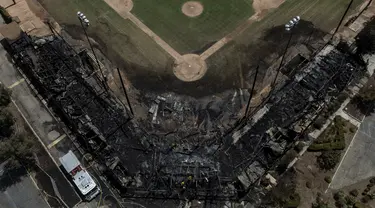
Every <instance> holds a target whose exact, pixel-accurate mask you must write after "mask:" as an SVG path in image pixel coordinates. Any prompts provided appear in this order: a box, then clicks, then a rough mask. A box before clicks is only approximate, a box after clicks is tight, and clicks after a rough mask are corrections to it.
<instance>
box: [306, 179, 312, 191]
mask: <svg viewBox="0 0 375 208" xmlns="http://www.w3.org/2000/svg"><path fill="white" fill-rule="evenodd" d="M306 187H307V188H309V189H311V187H312V183H311V182H310V181H307V182H306Z"/></svg>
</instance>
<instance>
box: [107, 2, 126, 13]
mask: <svg viewBox="0 0 375 208" xmlns="http://www.w3.org/2000/svg"><path fill="white" fill-rule="evenodd" d="M104 1H105V2H106V3H107V4H108V5H109V6H110V7H112V9H114V10H115V11H116V12H117V13H119V14H123V13H127V12H130V11H131V10H132V9H133V1H132V0H104Z"/></svg>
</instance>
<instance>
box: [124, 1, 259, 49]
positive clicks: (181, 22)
mask: <svg viewBox="0 0 375 208" xmlns="http://www.w3.org/2000/svg"><path fill="white" fill-rule="evenodd" d="M133 2H134V7H133V9H132V11H131V12H132V13H133V14H135V15H136V16H137V17H138V18H139V19H140V20H141V21H142V22H143V23H145V24H146V25H147V26H148V27H149V28H150V29H151V30H153V31H154V32H155V33H156V34H157V35H159V36H160V37H161V38H162V39H163V40H164V41H166V42H167V43H168V44H170V45H171V46H172V47H173V48H174V49H175V50H177V51H178V52H180V53H182V54H184V53H188V52H192V51H196V50H199V49H201V48H202V47H203V46H205V45H207V44H209V43H211V42H213V41H216V40H219V39H221V38H223V37H224V36H225V35H226V34H228V33H230V32H231V31H233V30H234V29H235V28H236V26H238V25H239V24H241V23H243V21H244V20H246V19H248V18H249V17H250V16H252V14H253V13H254V11H253V7H252V0H200V2H201V3H202V4H203V7H204V11H203V13H202V14H201V15H200V16H198V17H193V18H192V17H187V16H186V15H184V14H183V13H182V12H181V7H182V5H183V3H185V2H187V0H133Z"/></svg>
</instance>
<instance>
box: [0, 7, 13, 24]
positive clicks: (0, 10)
mask: <svg viewBox="0 0 375 208" xmlns="http://www.w3.org/2000/svg"><path fill="white" fill-rule="evenodd" d="M0 15H1V17H3V19H4V21H5V23H6V24H9V23H11V22H12V17H11V16H10V14H9V13H8V12H7V10H6V9H5V8H3V7H0Z"/></svg>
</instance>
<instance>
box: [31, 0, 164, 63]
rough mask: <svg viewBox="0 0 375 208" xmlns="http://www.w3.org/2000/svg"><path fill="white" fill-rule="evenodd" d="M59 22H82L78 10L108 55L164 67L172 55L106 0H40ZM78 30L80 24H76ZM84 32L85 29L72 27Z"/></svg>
mask: <svg viewBox="0 0 375 208" xmlns="http://www.w3.org/2000/svg"><path fill="white" fill-rule="evenodd" d="M38 1H39V2H40V3H41V4H42V5H43V6H44V7H45V8H46V10H47V11H48V12H49V13H50V14H51V16H52V17H54V19H56V21H57V22H59V23H60V24H67V25H80V23H79V21H78V19H77V16H76V14H77V11H81V12H84V14H85V15H86V16H87V17H88V19H89V20H90V22H91V26H90V27H89V29H88V31H89V35H91V36H93V37H96V38H99V39H100V40H101V42H102V43H104V45H102V48H101V49H102V50H103V51H104V52H105V53H106V55H108V56H112V57H110V58H113V57H119V58H121V59H122V60H125V61H127V62H132V63H136V64H139V65H143V66H152V67H160V68H161V67H163V68H164V67H165V66H166V64H167V63H168V61H169V60H170V59H171V57H170V56H169V54H167V53H166V52H165V51H164V50H163V49H162V48H161V47H160V46H159V45H157V44H156V43H155V42H154V41H153V40H152V39H151V38H150V37H149V36H148V35H146V34H145V33H144V32H143V31H142V30H140V29H139V28H138V27H137V26H136V25H134V24H133V23H132V22H131V21H130V20H125V19H123V18H122V17H121V16H120V15H118V14H117V13H116V12H115V11H114V10H113V9H112V8H111V7H110V6H108V5H107V4H106V3H105V2H104V1H103V0H38ZM77 30H81V28H78V27H77ZM69 32H72V33H76V32H78V33H82V32H83V31H69Z"/></svg>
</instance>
